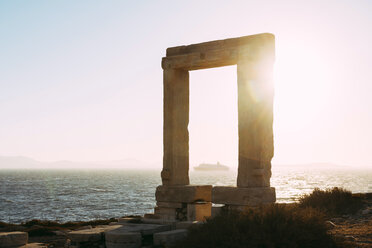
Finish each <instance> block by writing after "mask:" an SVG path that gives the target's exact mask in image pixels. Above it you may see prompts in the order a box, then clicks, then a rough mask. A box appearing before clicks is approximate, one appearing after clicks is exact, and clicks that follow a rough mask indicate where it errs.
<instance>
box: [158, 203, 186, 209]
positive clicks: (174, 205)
mask: <svg viewBox="0 0 372 248" xmlns="http://www.w3.org/2000/svg"><path fill="white" fill-rule="evenodd" d="M156 205H157V206H158V207H162V208H182V203H181V202H161V201H159V202H156Z"/></svg>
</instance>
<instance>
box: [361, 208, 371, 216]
mask: <svg viewBox="0 0 372 248" xmlns="http://www.w3.org/2000/svg"><path fill="white" fill-rule="evenodd" d="M370 213H372V211H371V209H369V208H367V209H363V210H362V215H368V214H370Z"/></svg>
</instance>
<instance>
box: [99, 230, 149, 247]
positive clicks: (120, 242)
mask: <svg viewBox="0 0 372 248" xmlns="http://www.w3.org/2000/svg"><path fill="white" fill-rule="evenodd" d="M105 239H106V247H107V248H119V247H120V248H137V247H141V243H142V236H141V233H139V232H127V230H125V229H121V228H118V229H115V230H111V231H108V232H107V233H105Z"/></svg>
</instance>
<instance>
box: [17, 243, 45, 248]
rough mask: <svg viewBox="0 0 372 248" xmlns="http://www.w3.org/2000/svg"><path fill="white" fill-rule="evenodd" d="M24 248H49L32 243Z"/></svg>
mask: <svg viewBox="0 0 372 248" xmlns="http://www.w3.org/2000/svg"><path fill="white" fill-rule="evenodd" d="M22 248H48V246H47V245H45V244H42V243H30V244H27V245H26V246H22Z"/></svg>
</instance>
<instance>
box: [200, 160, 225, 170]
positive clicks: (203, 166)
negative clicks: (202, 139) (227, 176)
mask: <svg viewBox="0 0 372 248" xmlns="http://www.w3.org/2000/svg"><path fill="white" fill-rule="evenodd" d="M194 170H196V171H228V170H229V167H228V166H226V165H222V164H220V163H219V162H217V164H206V163H203V164H200V165H199V166H195V167H194Z"/></svg>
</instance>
